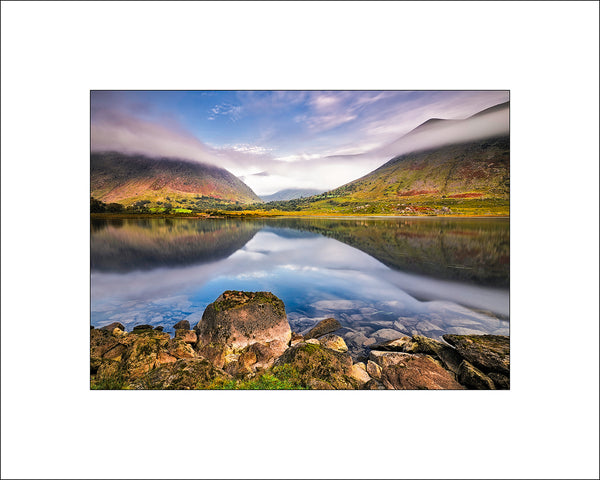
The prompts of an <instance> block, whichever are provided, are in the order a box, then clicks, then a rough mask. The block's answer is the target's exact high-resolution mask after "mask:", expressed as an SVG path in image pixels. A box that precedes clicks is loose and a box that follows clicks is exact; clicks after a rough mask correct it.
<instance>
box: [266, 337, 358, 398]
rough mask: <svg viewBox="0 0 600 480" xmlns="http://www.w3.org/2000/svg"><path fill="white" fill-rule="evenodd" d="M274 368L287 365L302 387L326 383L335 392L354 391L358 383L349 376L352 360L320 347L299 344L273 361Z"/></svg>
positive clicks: (344, 355) (345, 354) (348, 356)
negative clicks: (315, 382) (294, 373)
mask: <svg viewBox="0 0 600 480" xmlns="http://www.w3.org/2000/svg"><path fill="white" fill-rule="evenodd" d="M274 365H275V366H282V365H289V366H290V367H291V368H292V369H293V370H295V371H296V372H297V374H298V378H299V379H300V381H301V383H302V385H303V386H309V387H310V386H311V385H312V384H309V382H310V381H311V380H320V381H324V382H327V383H328V384H329V385H331V386H332V387H333V388H335V389H336V390H342V389H356V388H358V385H359V383H358V381H357V380H355V379H354V378H352V377H351V376H350V373H351V371H352V358H351V357H350V355H348V354H347V353H340V352H336V351H335V350H330V349H328V348H323V347H322V346H320V345H314V344H310V343H300V344H298V345H294V346H293V347H290V348H288V349H287V350H286V351H285V352H284V353H283V355H281V357H279V358H278V359H277V360H276V361H275V364H274Z"/></svg>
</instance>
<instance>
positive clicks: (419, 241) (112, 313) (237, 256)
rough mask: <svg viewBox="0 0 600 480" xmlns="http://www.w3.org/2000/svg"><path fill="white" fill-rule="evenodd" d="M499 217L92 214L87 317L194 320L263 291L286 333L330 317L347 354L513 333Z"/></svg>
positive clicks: (98, 321) (128, 322) (505, 231)
mask: <svg viewBox="0 0 600 480" xmlns="http://www.w3.org/2000/svg"><path fill="white" fill-rule="evenodd" d="M509 234H510V231H509V220H508V219H505V218H443V217H433V218H432V217H429V218H425V217H418V218H414V217H413V218H407V217H401V218H389V217H385V218H376V217H361V218H347V217H346V218H262V219H240V220H237V219H217V218H215V219H186V218H175V219H159V218H157V219H148V218H143V219H110V220H108V219H92V223H91V240H90V244H91V251H90V259H91V324H92V325H93V326H95V327H101V326H103V325H107V324H109V323H112V322H115V321H118V322H121V323H122V324H123V325H125V327H126V328H127V330H130V329H132V328H133V326H135V325H139V324H151V325H163V326H164V327H165V331H167V332H171V333H172V332H173V329H172V326H173V325H174V324H175V323H177V322H179V321H180V320H184V319H186V320H188V321H189V322H190V324H191V325H192V326H193V325H195V324H196V323H197V322H199V321H200V320H201V318H202V313H203V311H204V309H205V308H206V306H207V305H208V304H209V303H211V302H213V301H214V300H215V299H216V298H217V297H218V296H219V295H220V294H221V293H222V292H223V291H225V290H249V291H270V292H273V293H274V294H275V295H277V296H278V297H279V298H281V299H282V300H283V301H284V303H285V307H286V312H287V315H288V319H289V322H290V325H291V327H292V330H293V331H296V332H303V331H305V330H307V329H309V328H310V327H312V326H313V325H314V324H315V323H316V322H318V321H319V320H322V319H324V318H327V317H334V318H336V319H338V320H339V321H340V322H341V323H342V325H343V327H344V328H343V329H342V330H341V331H340V333H341V334H342V336H343V337H344V339H345V340H346V343H347V344H348V346H349V348H350V351H351V353H352V355H353V356H354V357H359V356H361V355H363V354H365V352H367V347H368V346H369V345H372V344H373V343H376V342H381V341H385V340H390V339H393V338H398V337H400V336H403V335H414V334H422V335H425V336H428V337H431V338H437V339H439V338H441V335H443V334H445V333H455V334H471V333H472V334H483V333H490V334H497V335H508V334H509V263H510V262H509V259H510V241H509Z"/></svg>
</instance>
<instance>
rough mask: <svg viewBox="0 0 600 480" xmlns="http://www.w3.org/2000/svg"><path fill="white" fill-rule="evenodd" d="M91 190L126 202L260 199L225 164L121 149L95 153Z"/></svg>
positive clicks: (98, 195) (95, 194)
mask: <svg viewBox="0 0 600 480" xmlns="http://www.w3.org/2000/svg"><path fill="white" fill-rule="evenodd" d="M90 191H91V195H92V196H93V197H95V198H97V199H99V200H102V201H104V202H119V203H122V204H123V205H130V204H133V203H135V202H137V201H142V200H148V201H154V202H156V201H162V202H165V201H169V200H171V198H174V199H188V198H192V199H193V198H197V197H210V198H213V199H216V200H219V201H224V202H239V203H254V202H259V201H260V198H259V197H258V196H257V195H256V194H255V193H254V192H253V191H252V189H251V188H250V187H248V185H246V184H245V183H243V182H242V181H241V180H239V179H238V178H237V177H235V176H234V175H233V174H232V173H230V172H228V171H227V170H225V169H223V168H220V167H217V166H214V165H208V164H204V163H199V162H192V161H188V160H183V159H179V158H172V157H157V158H152V157H148V156H146V155H136V154H125V153H119V152H93V153H91V155H90Z"/></svg>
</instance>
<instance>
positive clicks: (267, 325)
mask: <svg viewBox="0 0 600 480" xmlns="http://www.w3.org/2000/svg"><path fill="white" fill-rule="evenodd" d="M194 330H195V331H196V333H197V334H198V343H197V346H198V349H199V350H200V349H201V348H202V347H203V346H205V345H208V344H213V345H222V346H223V347H224V348H226V349H228V350H230V351H234V352H235V351H240V350H242V349H243V348H245V347H247V346H249V345H252V344H253V343H257V342H262V343H269V342H272V341H275V340H277V341H280V342H283V344H285V345H287V344H288V343H289V341H290V339H291V336H292V331H291V329H290V324H289V323H288V320H287V316H286V314H285V306H284V304H283V302H282V301H281V300H280V299H279V298H277V297H276V296H275V295H273V294H272V293H270V292H240V291H233V290H227V291H226V292H224V293H223V294H222V295H220V296H219V298H217V300H215V301H214V302H213V303H211V304H210V305H208V306H207V307H206V310H204V313H203V315H202V320H201V321H200V322H198V324H197V325H196V326H195V327H194Z"/></svg>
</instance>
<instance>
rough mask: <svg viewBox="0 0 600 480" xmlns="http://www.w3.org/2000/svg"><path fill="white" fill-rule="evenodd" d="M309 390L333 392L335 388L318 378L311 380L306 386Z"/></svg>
mask: <svg viewBox="0 0 600 480" xmlns="http://www.w3.org/2000/svg"><path fill="white" fill-rule="evenodd" d="M306 386H307V387H308V388H310V389H311V390H335V388H334V387H333V386H332V385H331V384H330V383H327V382H326V381H324V380H319V379H318V378H311V379H310V380H309V381H308V383H307V384H306Z"/></svg>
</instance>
